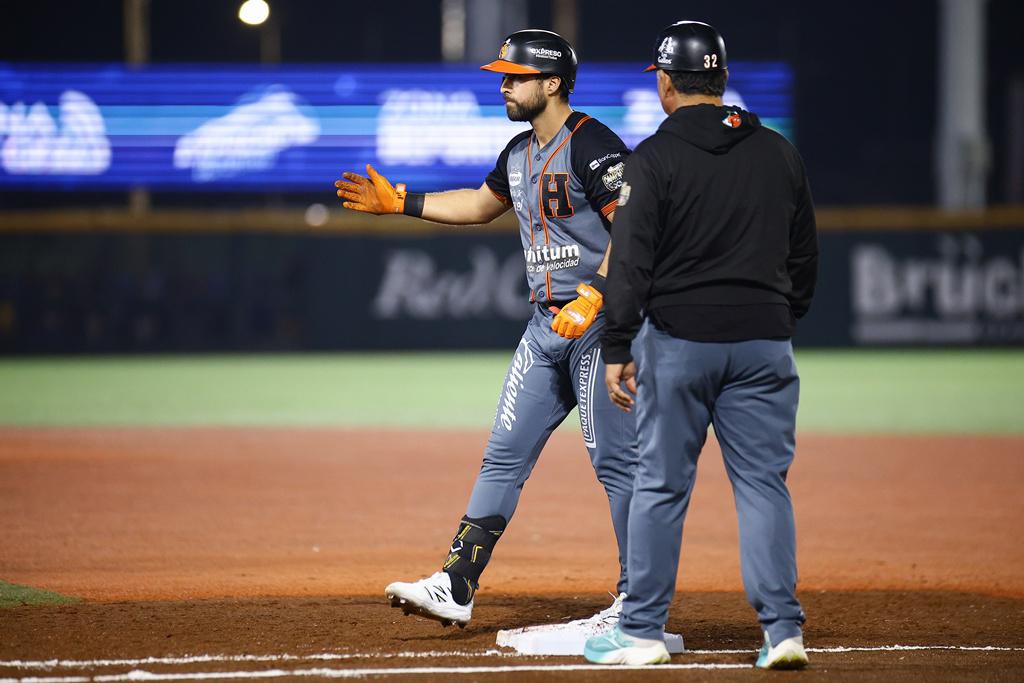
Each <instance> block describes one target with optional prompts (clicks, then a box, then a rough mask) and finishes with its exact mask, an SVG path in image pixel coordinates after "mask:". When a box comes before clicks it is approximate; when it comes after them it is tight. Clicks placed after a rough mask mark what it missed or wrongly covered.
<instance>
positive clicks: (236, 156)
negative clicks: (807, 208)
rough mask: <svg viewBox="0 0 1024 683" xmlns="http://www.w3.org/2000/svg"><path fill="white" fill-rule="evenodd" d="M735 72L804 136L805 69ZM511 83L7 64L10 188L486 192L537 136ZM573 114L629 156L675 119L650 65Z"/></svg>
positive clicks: (615, 71)
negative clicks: (335, 186)
mask: <svg viewBox="0 0 1024 683" xmlns="http://www.w3.org/2000/svg"><path fill="white" fill-rule="evenodd" d="M640 66H642V65H640ZM730 72H731V76H730V81H729V91H728V92H727V93H726V102H727V103H730V104H738V105H740V106H744V107H745V108H747V109H749V110H751V111H754V112H757V113H758V114H759V115H760V116H761V118H762V120H763V121H764V122H765V123H766V124H767V125H769V126H772V127H773V128H775V129H776V130H779V131H780V132H782V133H783V134H785V135H791V134H792V132H793V131H792V126H793V121H792V73H791V71H790V69H789V68H788V67H787V66H786V65H784V64H780V63H751V62H746V63H735V64H733V65H731V67H730ZM499 83H500V79H499V76H497V75H496V74H492V73H488V72H484V71H480V70H479V69H477V68H476V67H475V66H472V65H437V64H430V65H424V64H403V65H352V64H344V65H317V66H301V67H279V68H262V67H258V66H230V65H220V64H218V65H172V66H169V65H159V66H149V67H146V68H141V69H131V68H128V67H125V66H123V65H90V66H74V65H42V64H10V63H7V64H4V63H0V190H5V189H6V190H12V189H15V188H32V189H39V190H54V191H62V190H76V189H110V190H120V189H126V188H130V187H139V186H145V187H149V188H152V189H154V190H160V189H166V190H214V191H216V190H252V191H259V190H263V189H267V190H270V189H274V190H284V191H287V190H296V191H298V190H301V191H316V190H319V189H325V190H328V191H330V190H332V183H333V182H334V180H335V179H336V178H337V177H338V176H339V173H340V172H341V171H342V170H356V171H359V170H361V169H363V168H364V167H365V165H366V164H367V163H371V164H373V165H374V166H376V167H377V168H378V170H380V171H381V172H382V173H384V174H385V175H387V176H389V177H391V178H392V179H395V180H400V181H402V182H405V183H406V184H408V186H409V187H410V188H413V189H417V190H438V189H445V188H453V187H478V186H479V185H480V183H481V182H483V178H484V177H485V175H486V174H487V172H488V171H489V170H490V169H491V168H492V167H493V166H494V162H495V160H496V158H497V156H498V153H499V152H500V151H501V149H502V148H503V147H504V146H505V144H506V143H507V142H508V141H509V139H510V138H512V137H513V136H514V135H515V134H516V133H518V132H520V131H521V130H523V129H524V128H525V126H526V124H523V123H513V122H511V121H509V120H508V119H507V118H506V116H505V107H504V104H503V102H502V99H501V95H500V93H499V92H498V88H499ZM571 103H572V106H573V108H574V109H577V110H579V111H584V112H586V113H588V114H590V115H592V116H595V117H597V118H598V119H600V120H601V121H603V122H604V123H606V124H607V125H609V126H610V127H611V128H612V129H614V130H615V131H616V132H617V133H618V134H619V135H620V136H621V137H622V139H623V140H624V141H625V142H626V144H627V145H629V146H630V147H633V146H635V145H636V144H637V143H638V142H639V141H640V140H642V139H643V138H645V137H647V136H648V135H650V134H651V133H652V132H654V130H655V129H656V128H657V126H658V124H659V123H660V122H661V121H662V119H663V118H664V113H663V112H662V110H661V106H660V104H659V103H658V97H657V93H656V92H655V85H654V76H653V75H652V74H645V73H643V72H641V71H640V68H638V66H637V65H635V64H629V65H622V64H616V65H611V64H592V65H584V66H583V67H581V68H580V72H579V76H578V79H577V82H576V92H575V93H574V94H573V96H572V99H571Z"/></svg>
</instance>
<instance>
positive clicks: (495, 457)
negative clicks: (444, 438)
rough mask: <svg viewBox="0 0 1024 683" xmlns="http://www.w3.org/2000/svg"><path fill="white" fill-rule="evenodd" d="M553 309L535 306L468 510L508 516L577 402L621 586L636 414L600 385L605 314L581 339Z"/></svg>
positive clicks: (634, 456) (472, 513) (471, 514)
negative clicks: (561, 328)
mask: <svg viewBox="0 0 1024 683" xmlns="http://www.w3.org/2000/svg"><path fill="white" fill-rule="evenodd" d="M553 317H554V316H553V314H552V313H551V312H550V311H548V310H547V308H545V307H543V306H537V307H536V311H535V312H534V315H533V317H532V318H531V319H530V322H529V323H528V324H527V326H526V332H525V333H524V334H523V338H522V339H521V340H520V342H519V346H518V347H517V348H516V352H515V355H514V356H513V357H512V362H511V363H510V365H509V369H508V372H507V374H506V375H505V382H504V383H503V384H502V390H501V396H500V397H499V399H498V409H497V411H496V413H495V417H494V427H493V428H492V429H491V437H490V439H489V440H488V442H487V448H486V450H485V451H484V460H483V465H482V466H481V468H480V474H479V475H477V479H476V484H475V485H474V487H473V493H472V495H471V496H470V499H469V505H468V507H467V510H466V514H467V515H468V516H469V517H478V518H479V517H487V516H489V515H501V516H503V517H504V518H505V519H506V520H511V519H512V515H513V514H514V513H515V509H516V505H517V504H518V503H519V495H520V493H521V492H522V490H523V484H525V483H526V480H527V478H528V477H529V476H530V473H531V472H532V471H533V467H534V465H535V464H536V463H537V458H538V457H539V456H540V452H541V450H542V449H543V448H544V444H545V443H547V440H548V437H550V436H551V432H552V431H554V430H555V428H556V427H557V426H558V425H559V424H561V423H562V421H563V420H564V419H565V418H566V416H567V415H568V414H569V412H570V411H571V410H572V409H573V408H574V407H579V414H580V427H581V429H582V433H583V444H584V445H585V446H586V448H587V451H588V452H589V454H590V461H591V463H592V464H593V466H594V472H595V473H596V474H597V479H598V481H600V482H601V484H602V485H603V486H604V489H605V492H606V493H607V495H608V503H609V505H610V507H611V513H612V526H613V527H614V529H615V539H616V541H617V542H618V548H619V568H620V573H619V581H618V590H619V592H622V591H625V590H626V533H627V523H628V519H629V501H630V498H631V497H632V494H633V473H634V471H635V468H636V460H637V438H636V420H635V419H634V416H633V415H632V414H628V415H627V414H625V413H623V412H622V411H620V410H619V409H618V408H616V407H615V406H614V404H612V402H611V399H609V398H608V392H607V391H606V390H605V388H604V361H602V360H601V349H600V337H601V332H602V330H603V329H604V316H603V315H601V314H599V315H598V317H597V319H596V320H595V321H594V323H593V324H592V325H591V326H590V328H589V329H588V330H587V331H586V333H585V334H584V335H583V336H582V337H580V338H579V339H575V340H573V339H565V338H563V337H560V336H558V334H557V333H555V332H553V331H552V330H551V320H552V318H553Z"/></svg>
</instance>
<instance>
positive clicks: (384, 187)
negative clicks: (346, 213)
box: [334, 164, 405, 215]
mask: <svg viewBox="0 0 1024 683" xmlns="http://www.w3.org/2000/svg"><path fill="white" fill-rule="evenodd" d="M341 175H342V177H343V178H345V180H337V181H335V183H334V186H335V187H336V188H338V196H339V197H341V198H342V200H344V201H342V202H341V205H342V206H344V207H345V208H346V209H353V210H354V211H365V212H366V213H375V214H378V215H379V214H382V213H402V211H403V210H404V209H405V185H403V184H402V183H399V184H398V186H397V187H392V186H391V183H389V182H388V179H387V178H385V177H384V176H382V175H381V174H380V173H377V169H375V168H374V167H373V166H370V164H367V165H366V175H367V176H369V177H367V178H364V177H363V176H361V175H359V174H358V173H348V172H345V173H342V174H341ZM346 180H347V181H349V182H345V181H346Z"/></svg>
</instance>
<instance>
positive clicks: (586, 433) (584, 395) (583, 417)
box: [576, 349, 600, 448]
mask: <svg viewBox="0 0 1024 683" xmlns="http://www.w3.org/2000/svg"><path fill="white" fill-rule="evenodd" d="M598 353H600V350H599V349H594V350H593V351H591V352H590V353H588V354H586V355H584V356H583V357H582V358H580V376H579V379H578V380H577V386H576V396H577V399H576V401H577V408H578V409H579V411H580V429H581V430H582V431H583V444H584V445H585V446H586V447H587V448H594V447H596V446H597V433H596V432H595V430H594V409H593V406H594V382H595V380H596V379H597V354H598Z"/></svg>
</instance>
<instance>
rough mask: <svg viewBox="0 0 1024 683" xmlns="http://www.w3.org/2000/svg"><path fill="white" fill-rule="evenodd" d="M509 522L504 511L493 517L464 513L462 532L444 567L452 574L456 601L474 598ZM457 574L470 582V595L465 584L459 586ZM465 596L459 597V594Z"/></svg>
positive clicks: (459, 533) (468, 588)
mask: <svg viewBox="0 0 1024 683" xmlns="http://www.w3.org/2000/svg"><path fill="white" fill-rule="evenodd" d="M506 525H507V522H506V521H505V518H504V517H502V516H501V515H491V516H490V517H480V518H474V517H463V518H462V522H461V523H460V524H459V532H458V533H457V534H455V538H453V539H452V547H451V550H450V551H449V552H448V559H446V560H445V562H444V567H443V569H444V571H446V572H448V573H449V574H453V575H454V576H452V594H453V597H455V598H456V602H460V603H462V604H466V603H468V602H469V601H470V600H472V599H473V592H474V591H475V590H476V589H477V587H478V586H479V583H480V574H482V573H483V571H484V568H485V567H486V566H487V563H488V562H489V561H490V559H491V553H492V552H493V551H494V544H496V543H497V542H498V539H499V538H501V534H502V533H504V531H505V526H506ZM456 577H458V578H460V579H462V581H459V582H458V583H464V584H465V585H466V595H464V596H463V595H461V593H462V592H463V591H462V590H460V589H461V586H459V587H456V585H455V584H456V583H457V582H456ZM460 597H461V598H464V599H463V600H459V599H458V598H460Z"/></svg>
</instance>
